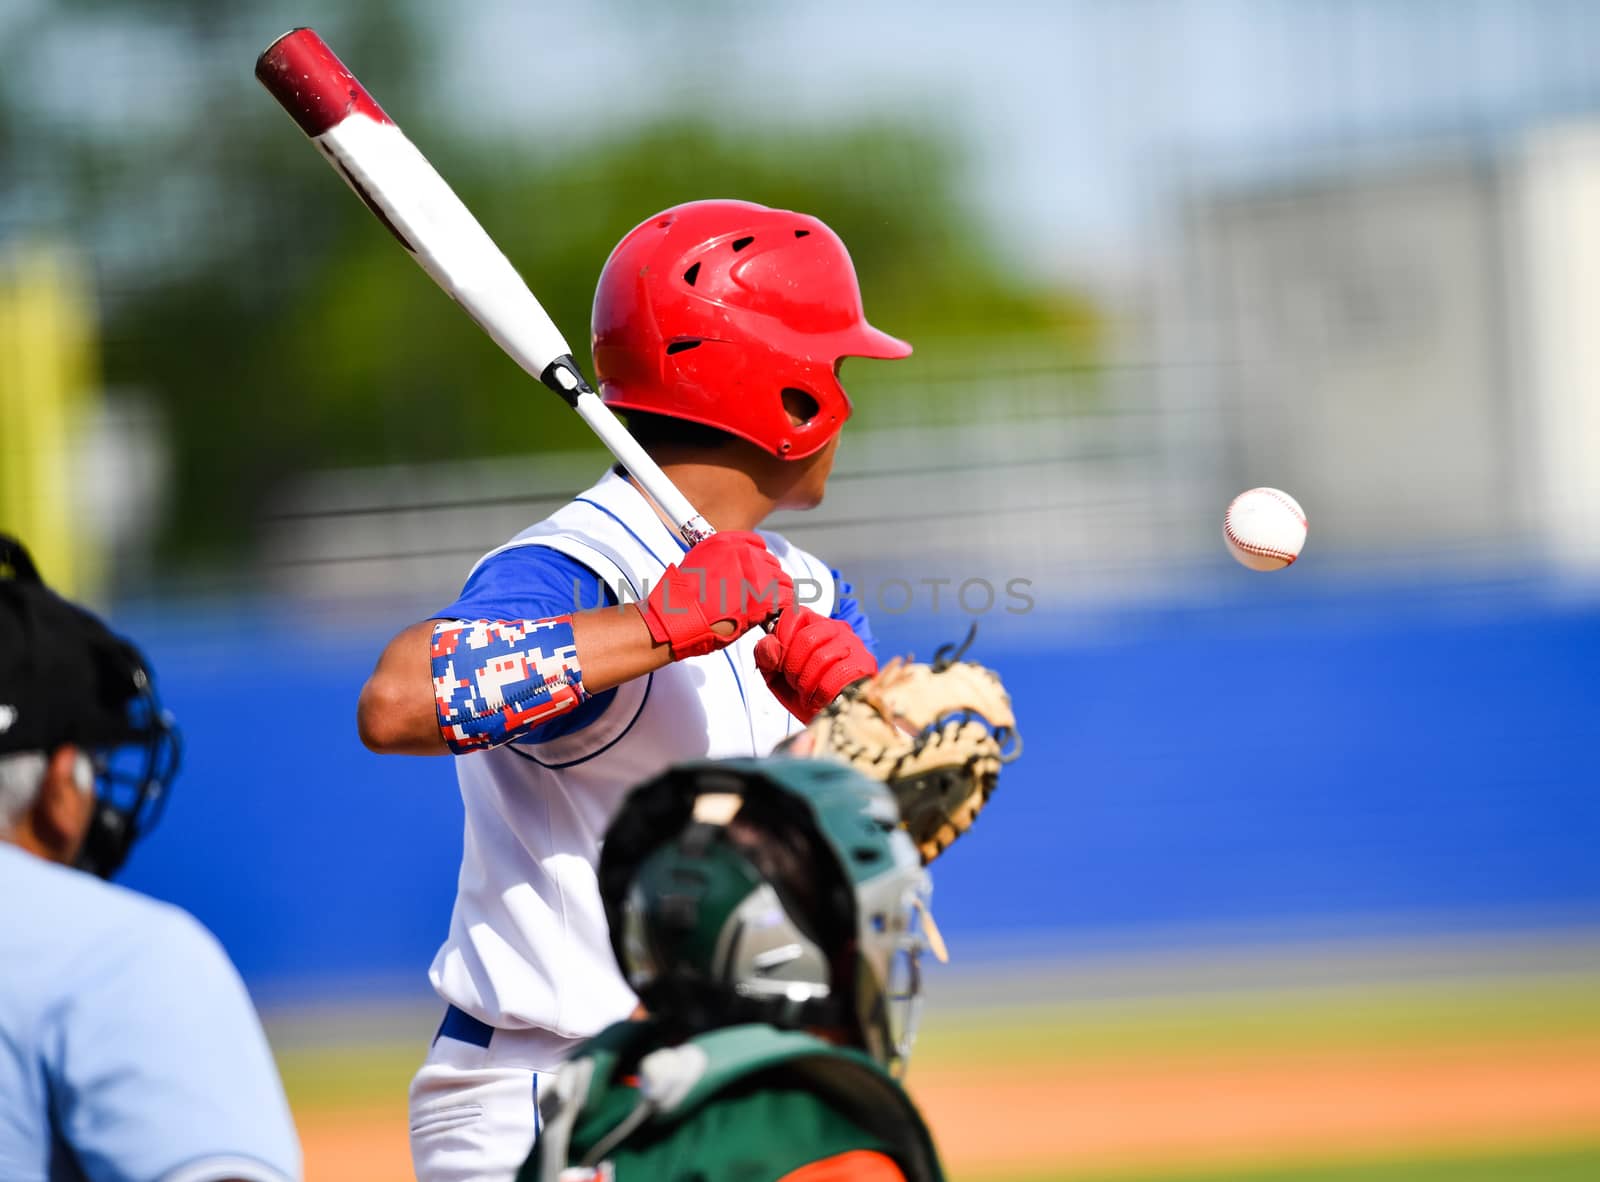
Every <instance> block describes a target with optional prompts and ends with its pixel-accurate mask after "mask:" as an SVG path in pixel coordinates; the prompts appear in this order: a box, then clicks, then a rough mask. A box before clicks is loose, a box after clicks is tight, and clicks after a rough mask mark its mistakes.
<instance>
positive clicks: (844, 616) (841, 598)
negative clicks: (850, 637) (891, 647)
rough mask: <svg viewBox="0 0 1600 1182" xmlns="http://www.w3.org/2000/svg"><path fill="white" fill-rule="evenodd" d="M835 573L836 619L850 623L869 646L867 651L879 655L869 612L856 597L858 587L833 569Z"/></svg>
mask: <svg viewBox="0 0 1600 1182" xmlns="http://www.w3.org/2000/svg"><path fill="white" fill-rule="evenodd" d="M830 573H831V574H832V575H833V615H832V616H831V617H830V618H831V619H835V620H843V621H844V622H845V623H846V624H849V625H850V630H851V631H852V632H854V633H855V634H856V635H857V636H859V637H860V638H861V643H862V644H864V645H866V646H867V651H868V652H869V653H871V654H872V655H873V656H877V655H878V641H877V638H876V637H875V636H873V635H872V625H871V624H870V623H869V622H868V620H867V613H866V612H865V611H864V610H863V609H862V607H861V602H860V600H858V599H856V597H855V593H856V589H855V588H854V587H852V586H851V585H850V584H849V583H847V582H845V581H844V576H843V575H841V574H840V573H839V572H838V571H831V572H830Z"/></svg>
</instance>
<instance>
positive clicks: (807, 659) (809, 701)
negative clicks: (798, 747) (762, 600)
mask: <svg viewBox="0 0 1600 1182" xmlns="http://www.w3.org/2000/svg"><path fill="white" fill-rule="evenodd" d="M755 656H756V668H758V669H760V670H761V675H762V676H763V677H765V678H766V679H767V687H768V688H769V689H771V690H772V695H773V697H775V698H777V699H778V701H780V702H782V703H783V704H784V706H785V707H786V708H787V709H788V711H789V713H790V714H793V715H794V716H795V717H796V718H798V719H799V720H800V721H801V722H803V723H810V721H811V720H812V719H813V718H815V717H816V716H817V713H818V712H819V711H821V710H822V709H823V708H824V707H826V706H827V705H828V704H829V703H830V702H832V701H833V700H834V698H836V697H838V696H839V691H841V690H842V689H844V687H845V686H847V685H851V684H853V683H855V682H857V681H860V680H861V679H862V678H866V677H871V676H872V675H873V674H875V673H877V671H878V660H877V658H876V657H874V656H873V655H872V654H871V653H870V652H868V651H867V646H866V645H864V644H863V643H861V637H859V636H857V635H856V633H855V629H853V628H851V627H850V625H849V624H847V623H845V622H844V621H843V620H830V619H828V618H827V617H825V616H819V615H818V614H817V613H816V612H814V611H812V610H811V609H810V608H808V607H796V608H793V609H791V610H789V611H786V612H784V613H783V615H781V616H779V617H778V626H777V627H776V628H774V629H773V631H772V635H771V636H763V637H762V638H761V640H760V642H759V643H757V645H756V654H755Z"/></svg>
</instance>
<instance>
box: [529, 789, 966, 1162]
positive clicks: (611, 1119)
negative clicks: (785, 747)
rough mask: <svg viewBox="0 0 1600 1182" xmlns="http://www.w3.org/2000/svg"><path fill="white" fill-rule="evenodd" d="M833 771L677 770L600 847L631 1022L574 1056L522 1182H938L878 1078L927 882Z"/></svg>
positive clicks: (927, 1148)
mask: <svg viewBox="0 0 1600 1182" xmlns="http://www.w3.org/2000/svg"><path fill="white" fill-rule="evenodd" d="M896 821H897V817H896V811H895V807H894V802H893V800H892V798H891V796H890V794H889V792H887V791H886V790H885V788H884V787H883V785H882V784H880V783H878V782H876V781H874V780H871V779H868V778H867V777H866V776H864V775H862V774H860V773H859V772H856V771H854V770H852V769H851V768H848V767H844V766H840V765H839V764H838V763H834V762H829V761H822V760H809V759H805V760H802V759H787V758H775V759H769V760H737V761H728V762H722V763H717V762H709V761H708V762H701V763H692V764H681V765H678V766H676V767H674V768H671V769H669V770H668V771H667V772H665V773H663V774H662V775H659V776H657V777H656V778H655V779H653V780H650V781H648V782H647V783H645V784H644V785H642V786H641V787H639V788H638V789H636V790H635V791H634V792H633V793H632V794H631V795H630V796H629V797H628V799H627V801H626V802H625V803H624V805H623V807H622V809H621V811H620V812H619V813H618V815H617V817H616V819H615V820H614V821H613V822H612V824H611V827H610V829H609V830H608V831H607V833H606V838H605V844H604V847H603V852H602V854H601V860H600V890H601V897H602V899H603V900H604V903H605V909H606V915H607V918H608V920H609V922H610V926H611V946H612V950H613V952H614V954H615V956H616V959H617V963H618V965H619V966H620V967H621V969H622V972H623V975H624V976H625V977H626V979H627V980H628V983H629V984H630V985H631V986H632V987H633V988H634V990H635V991H636V992H637V993H638V995H639V997H640V999H641V1000H642V1001H643V1003H644V1005H645V1006H646V1007H647V1009H648V1011H649V1014H650V1016H649V1017H647V1018H640V1019H635V1020H630V1021H625V1022H620V1023H617V1024H616V1025H614V1026H612V1027H610V1028H608V1029H607V1030H605V1031H603V1032H602V1033H601V1034H600V1035H598V1036H597V1037H596V1038H594V1039H592V1040H590V1041H589V1042H588V1043H586V1044H584V1045H583V1046H581V1047H579V1048H578V1050H577V1051H576V1052H575V1054H574V1056H573V1058H572V1059H571V1060H569V1062H568V1063H567V1064H566V1066H564V1067H563V1068H562V1070H561V1072H560V1074H559V1075H558V1076H557V1077H556V1079H555V1082H554V1086H553V1087H551V1088H549V1089H547V1090H546V1092H545V1094H544V1098H543V1101H542V1103H541V1115H542V1118H543V1131H542V1132H541V1134H540V1136H539V1140H538V1142H537V1143H536V1144H535V1146H534V1150H533V1154H532V1156H531V1157H530V1158H529V1159H528V1162H527V1164H526V1165H525V1166H524V1167H523V1170H522V1172H521V1173H520V1174H519V1175H518V1177H519V1179H521V1180H522V1182H558V1180H559V1182H630V1180H633V1179H640V1180H643V1179H651V1180H661V1182H668V1180H671V1179H688V1178H694V1179H697V1180H703V1182H719V1180H723V1179H739V1180H743V1182H777V1180H779V1179H782V1180H783V1182H842V1180H843V1179H846V1178H849V1179H852V1180H860V1182H902V1180H907V1179H909V1180H911V1182H938V1180H939V1179H941V1178H942V1177H943V1175H942V1173H941V1171H940V1166H939V1160H938V1155H937V1153H936V1152H935V1149H934V1146H933V1141H932V1138H931V1137H930V1135H929V1133H928V1129H927V1127H926V1125H925V1124H924V1123H923V1121H922V1118H921V1116H920V1115H919V1114H918V1113H917V1110H916V1108H915V1107H914V1106H913V1105H912V1103H911V1101H910V1100H909V1099H908V1098H907V1096H906V1094H905V1093H904V1091H902V1090H901V1088H900V1086H899V1085H898V1084H897V1083H896V1082H895V1079H894V1078H893V1075H892V1074H891V1073H898V1071H899V1069H900V1068H901V1067H903V1066H904V1064H905V1060H906V1055H907V1053H908V1052H909V1050H910V1047H911V1040H912V1036H913V1034H914V1033H915V1026H916V1016H917V1009H918V1000H919V992H920V970H919V959H920V956H921V953H922V951H923V950H924V948H927V949H930V950H932V951H934V952H935V953H936V954H937V953H938V952H939V951H940V950H941V945H940V943H939V939H938V935H937V931H936V929H935V928H934V927H933V924H932V916H931V913H930V911H929V908H928V892H929V886H928V877H927V872H926V871H925V870H923V869H922V867H921V866H920V865H919V858H918V854H917V852H916V851H915V850H914V848H913V846H912V843H911V841H910V840H908V837H907V835H906V833H905V832H904V830H903V829H901V828H900V827H899V826H898V825H897V824H896Z"/></svg>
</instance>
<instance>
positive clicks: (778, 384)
mask: <svg viewBox="0 0 1600 1182" xmlns="http://www.w3.org/2000/svg"><path fill="white" fill-rule="evenodd" d="M910 352H911V346H910V345H908V344H906V343H905V342H904V341H900V340H896V339H895V338H894V337H891V336H889V335H888V334H887V333H882V332H879V331H878V330H877V329H875V328H873V327H872V326H871V325H870V324H868V323H867V321H866V316H865V314H864V313H863V312H862V310H861V289H860V287H859V286H857V284H856V271H855V267H854V266H852V265H851V263H850V255H849V253H848V252H847V251H846V250H845V248H844V243H843V242H841V241H839V236H838V235H837V234H835V233H834V232H833V231H832V230H830V229H828V227H827V226H825V225H823V224H822V223H821V222H819V221H818V220H817V219H816V218H813V217H807V216H806V215H805V214H801V213H790V212H789V211H788V210H783V209H768V208H767V207H766V206H764V205H755V204H753V203H751V202H748V201H691V202H689V203H688V204H686V205H678V206H674V207H673V208H672V209H669V210H666V211H664V212H662V213H659V214H657V215H656V216H655V217H653V218H650V219H648V220H647V221H644V222H641V223H640V224H639V225H638V226H636V227H634V229H633V230H631V231H630V232H629V233H628V236H627V237H625V238H624V239H623V240H622V241H621V242H619V243H618V244H617V248H616V249H615V250H614V251H612V252H611V257H610V258H609V259H607V260H606V265H605V269H604V270H603V271H601V273H600V286H599V288H598V289H597V290H596V292H595V296H594V367H595V372H596V375H597V376H598V377H599V379H600V392H601V395H602V396H603V397H604V399H605V401H606V404H607V405H608V406H610V407H612V408H614V409H616V410H637V411H648V412H650V413H651V414H658V415H664V416H666V417H668V418H674V419H687V420H689V421H690V422H694V423H702V424H704V425H706V426H708V427H717V428H720V429H721V430H723V431H727V432H729V433H730V434H733V435H738V436H740V437H741V438H744V439H748V440H749V441H750V442H751V443H754V444H755V445H756V446H757V447H760V448H763V449H765V450H766V451H769V452H771V453H772V454H773V455H776V456H783V457H785V458H788V459H796V460H797V459H801V458H802V457H804V456H808V455H811V454H812V453H813V452H815V451H817V450H818V449H819V448H821V447H822V446H823V445H824V444H826V443H827V442H828V440H830V439H832V438H833V437H834V436H835V435H836V434H838V432H839V428H840V427H842V426H843V425H844V421H845V419H847V418H849V417H850V398H849V396H848V395H847V394H845V392H844V387H843V386H841V385H840V384H839V378H838V364H839V361H840V360H841V359H842V358H845V357H882V358H894V357H905V356H907V355H909V354H910ZM785 390H798V391H800V392H802V393H803V394H805V395H807V396H808V397H809V398H811V399H812V400H814V401H815V402H816V405H817V412H816V414H814V415H813V416H812V417H811V418H809V419H807V420H806V421H805V422H803V423H799V424H795V423H793V422H791V421H790V416H789V413H788V412H787V411H786V410H785V408H784V391H785Z"/></svg>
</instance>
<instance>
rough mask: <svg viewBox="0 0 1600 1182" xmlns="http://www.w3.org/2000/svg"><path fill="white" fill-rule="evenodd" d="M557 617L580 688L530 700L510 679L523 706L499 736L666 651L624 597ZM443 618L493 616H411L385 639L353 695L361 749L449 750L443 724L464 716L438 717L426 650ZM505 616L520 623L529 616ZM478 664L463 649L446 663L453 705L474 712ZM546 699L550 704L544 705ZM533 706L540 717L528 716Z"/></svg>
mask: <svg viewBox="0 0 1600 1182" xmlns="http://www.w3.org/2000/svg"><path fill="white" fill-rule="evenodd" d="M562 618H563V619H565V620H566V622H567V624H568V625H569V626H570V627H571V630H572V644H573V646H574V648H575V650H576V668H578V669H581V693H580V694H576V695H574V698H575V699H576V700H570V699H564V698H563V697H562V696H561V695H560V693H559V685H558V684H552V688H554V689H555V690H557V691H558V692H556V693H553V694H550V695H548V696H545V697H543V698H542V700H538V701H534V700H531V698H530V696H529V695H528V693H527V691H529V690H532V689H533V686H532V684H531V681H530V684H528V685H526V686H523V687H514V688H513V693H517V692H518V689H519V688H520V690H521V691H522V692H523V696H524V700H523V701H522V702H521V703H520V705H521V706H522V707H523V709H522V711H521V722H520V727H521V729H520V730H516V728H515V726H513V727H510V728H508V729H512V730H516V733H511V734H502V735H500V736H498V737H499V740H500V741H505V739H507V738H515V737H517V734H518V733H526V731H529V730H532V729H534V727H536V726H537V725H538V723H539V722H540V721H547V720H548V718H549V717H553V715H554V714H557V713H561V712H562V710H563V709H570V708H572V707H575V706H576V705H577V704H578V701H581V699H582V698H583V697H587V696H589V695H592V694H597V693H603V692H604V691H606V690H608V689H612V688H614V687H616V686H618V685H621V684H622V683H623V682H625V681H631V680H633V679H634V678H636V677H643V676H644V675H646V674H647V673H650V672H653V671H654V670H656V669H659V668H661V667H662V666H663V665H666V664H667V663H668V662H669V661H671V659H672V654H671V652H670V651H669V649H668V646H667V645H666V644H658V643H656V642H655V641H654V640H652V639H651V636H650V630H649V628H648V627H647V626H646V625H645V622H644V619H643V618H642V617H641V616H640V614H639V611H638V609H637V608H636V607H634V606H632V605H624V606H622V607H603V608H596V609H594V610H592V611H587V612H579V613H576V614H574V615H572V616H570V617H562ZM445 623H453V624H454V625H456V626H458V627H470V626H471V625H473V624H478V623H482V624H489V623H496V624H498V623H500V622H499V621H492V622H491V621H450V622H442V621H439V620H425V621H423V622H422V623H420V624H413V625H412V626H411V627H409V628H407V629H406V630H405V631H404V632H402V633H400V634H399V635H398V636H396V637H395V638H394V639H393V640H391V641H390V642H389V645H388V647H387V648H386V649H385V650H384V652H383V655H382V657H380V658H379V660H378V667H377V668H376V669H375V670H374V671H373V674H372V676H371V677H370V678H368V680H367V684H366V685H365V686H364V687H363V688H362V691H361V701H360V705H359V706H358V708H357V725H358V728H359V730H360V734H361V741H362V742H363V743H364V744H366V746H367V747H368V748H369V749H371V750H373V751H376V752H379V753H380V754H384V755H448V754H450V753H451V747H450V744H449V743H447V742H446V740H445V731H444V729H443V727H444V726H447V725H453V726H460V725H461V724H462V723H463V722H464V721H465V718H464V717H462V718H455V719H446V718H442V717H441V706H440V699H439V686H438V684H437V679H438V678H439V677H440V676H441V672H442V669H440V670H436V668H435V651H434V650H435V634H436V633H437V632H438V631H439V629H440V627H441V626H442V624H445ZM512 623H514V624H517V625H519V626H520V627H525V626H528V625H531V624H532V623H534V622H530V621H513V622H512ZM481 639H487V637H486V636H485V637H482V638H481ZM500 647H502V648H507V650H508V652H509V651H510V650H512V649H514V648H515V647H516V646H515V645H514V644H513V645H510V646H506V645H501V646H500ZM535 647H537V645H535ZM546 647H548V646H546ZM478 651H480V652H482V651H486V650H478ZM501 655H506V654H501ZM482 668H483V663H482V662H479V661H475V660H474V658H473V656H472V655H471V654H465V655H463V656H462V658H461V661H460V668H459V669H453V670H452V680H453V681H455V682H465V683H469V684H466V685H460V686H458V687H456V688H458V689H459V690H460V691H461V695H460V698H461V700H460V702H459V703H458V705H460V706H461V707H463V708H464V709H465V710H466V711H467V712H468V713H471V714H476V715H481V714H483V713H484V710H485V707H486V705H487V703H486V702H485V701H484V700H483V699H482V698H481V697H478V698H477V699H476V701H474V702H469V701H468V700H467V699H468V698H472V697H473V696H474V695H475V693H476V688H477V673H478V671H479V670H480V669H482ZM548 672H554V670H550V671H548ZM525 680H526V678H525ZM547 680H549V681H551V682H552V683H555V682H558V681H559V680H560V679H559V678H555V677H552V678H548V679H547ZM574 688H577V687H574ZM535 696H537V695H535ZM546 703H550V704H552V705H551V706H547V705H546ZM552 707H553V708H552ZM493 709H494V710H499V709H500V706H499V704H498V703H497V704H496V705H495V706H494V707H493ZM547 711H548V712H547ZM541 713H542V714H543V717H536V715H538V714H541ZM516 716H517V712H516V711H513V717H516ZM453 737H454V738H455V739H456V741H457V742H458V743H460V742H463V741H465V740H463V739H462V737H461V736H460V735H459V734H454V735H453ZM480 745H493V744H492V743H485V744H480ZM465 749H468V750H470V749H472V747H471V745H469V746H467V747H466V748H465Z"/></svg>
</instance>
